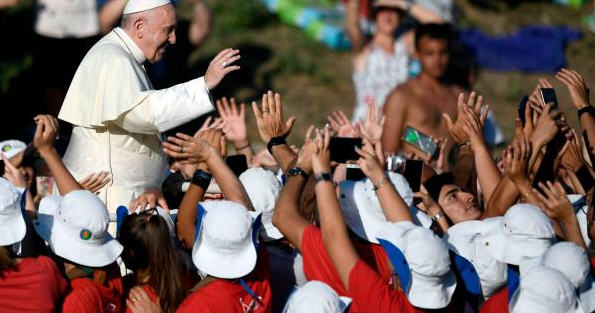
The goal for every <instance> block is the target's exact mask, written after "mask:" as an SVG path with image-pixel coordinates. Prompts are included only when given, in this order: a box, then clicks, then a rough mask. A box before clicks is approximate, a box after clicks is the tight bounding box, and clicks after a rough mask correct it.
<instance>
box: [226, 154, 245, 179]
mask: <svg viewBox="0 0 595 313" xmlns="http://www.w3.org/2000/svg"><path fill="white" fill-rule="evenodd" d="M225 163H227V166H229V168H230V169H231V170H232V172H233V173H234V174H236V176H238V177H240V175H241V174H242V173H243V172H245V171H246V170H247V169H248V161H247V160H246V156H245V155H243V154H236V155H231V156H228V157H227V158H225Z"/></svg>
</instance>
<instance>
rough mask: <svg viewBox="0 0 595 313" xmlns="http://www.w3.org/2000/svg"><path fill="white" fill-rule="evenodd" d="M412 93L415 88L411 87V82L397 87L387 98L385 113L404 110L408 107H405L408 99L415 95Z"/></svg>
mask: <svg viewBox="0 0 595 313" xmlns="http://www.w3.org/2000/svg"><path fill="white" fill-rule="evenodd" d="M412 91H413V88H412V87H411V86H410V82H407V83H405V84H401V85H399V86H397V88H395V89H393V91H391V93H390V94H389V95H388V97H387V98H386V103H385V104H384V112H388V111H395V110H399V111H400V110H404V109H405V108H406V107H407V106H406V105H405V104H406V103H407V101H408V100H407V99H411V97H412V95H413V94H412Z"/></svg>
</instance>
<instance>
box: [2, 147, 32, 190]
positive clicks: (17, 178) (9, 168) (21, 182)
mask: <svg viewBox="0 0 595 313" xmlns="http://www.w3.org/2000/svg"><path fill="white" fill-rule="evenodd" d="M2 160H3V161H4V176H3V177H4V179H6V180H8V181H9V182H11V183H12V184H13V185H14V186H15V187H18V188H27V180H26V179H25V176H23V174H22V173H21V171H19V169H18V168H16V167H15V166H14V165H12V163H10V161H9V160H8V159H7V158H6V155H4V153H2Z"/></svg>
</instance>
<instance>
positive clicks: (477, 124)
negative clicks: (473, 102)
mask: <svg viewBox="0 0 595 313" xmlns="http://www.w3.org/2000/svg"><path fill="white" fill-rule="evenodd" d="M487 116H488V109H487V107H486V108H485V109H484V111H483V112H481V116H479V115H476V114H475V111H474V110H472V109H471V108H469V107H464V108H463V116H461V117H460V118H459V119H461V120H462V124H463V130H465V132H466V133H467V136H468V137H469V142H470V143H471V145H472V146H476V145H478V144H483V143H484V137H483V124H484V123H485V120H486V118H487Z"/></svg>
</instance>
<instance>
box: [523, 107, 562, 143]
mask: <svg viewBox="0 0 595 313" xmlns="http://www.w3.org/2000/svg"><path fill="white" fill-rule="evenodd" d="M560 114H561V113H560V111H552V104H551V103H548V104H546V105H545V107H544V108H543V110H542V112H541V114H540V115H539V118H538V120H537V124H536V125H535V129H534V131H533V134H532V136H531V138H530V141H531V143H533V147H534V148H536V149H539V148H541V147H543V146H545V145H546V144H547V143H548V142H550V141H551V140H552V139H553V138H554V137H555V136H556V133H557V132H558V130H559V128H558V125H557V124H556V119H557V118H558V117H559V116H560Z"/></svg>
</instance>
